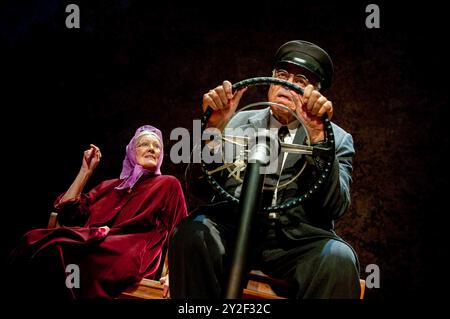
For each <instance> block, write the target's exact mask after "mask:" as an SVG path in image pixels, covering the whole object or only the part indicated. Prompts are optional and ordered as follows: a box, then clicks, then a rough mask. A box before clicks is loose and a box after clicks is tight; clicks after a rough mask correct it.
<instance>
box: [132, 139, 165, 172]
mask: <svg viewBox="0 0 450 319" xmlns="http://www.w3.org/2000/svg"><path fill="white" fill-rule="evenodd" d="M160 154H161V143H160V142H159V140H158V139H157V138H156V137H155V136H153V135H149V134H145V135H143V136H141V137H140V138H139V139H138V140H137V142H136V162H137V163H138V164H139V165H141V166H142V167H143V168H145V169H149V170H151V169H154V168H156V165H157V164H158V160H159V156H160Z"/></svg>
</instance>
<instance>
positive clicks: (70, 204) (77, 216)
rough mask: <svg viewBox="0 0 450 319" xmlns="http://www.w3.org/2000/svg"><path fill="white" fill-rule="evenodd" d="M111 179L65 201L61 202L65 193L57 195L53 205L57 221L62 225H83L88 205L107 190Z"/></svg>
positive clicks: (110, 185) (87, 212) (87, 213)
mask: <svg viewBox="0 0 450 319" xmlns="http://www.w3.org/2000/svg"><path fill="white" fill-rule="evenodd" d="M112 186H113V185H112V181H111V180H108V181H104V182H102V183H100V184H99V185H97V186H96V187H94V188H93V189H92V190H91V191H89V192H88V193H81V194H80V195H79V196H77V197H75V198H73V199H70V200H68V201H65V202H61V199H62V197H63V196H64V194H65V193H62V194H61V195H59V196H58V197H57V198H56V200H55V202H54V204H53V206H54V208H55V210H56V212H57V213H58V223H60V224H61V225H64V226H83V225H84V224H85V223H86V221H87V219H88V217H89V214H90V210H89V207H90V205H92V203H94V202H95V201H96V200H97V198H98V197H99V196H100V195H101V194H104V193H105V192H106V191H109V190H110V189H111V187H112Z"/></svg>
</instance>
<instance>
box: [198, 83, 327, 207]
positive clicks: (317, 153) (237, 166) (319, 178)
mask: <svg viewBox="0 0 450 319" xmlns="http://www.w3.org/2000/svg"><path fill="white" fill-rule="evenodd" d="M271 84H276V85H282V86H284V87H285V88H287V89H289V90H292V91H294V92H296V93H298V94H301V95H303V89H302V88H301V87H300V86H298V85H295V84H293V83H291V82H289V81H285V80H281V79H277V78H273V77H256V78H250V79H246V80H243V81H240V82H237V83H235V84H233V87H232V89H233V91H236V90H240V89H243V88H246V87H252V86H262V85H266V86H267V85H271ZM260 105H262V106H273V105H274V106H276V107H279V108H283V109H286V110H288V111H289V112H291V114H292V115H293V116H294V117H295V118H296V119H297V120H298V121H299V122H300V123H301V124H302V125H303V128H304V130H305V132H306V145H304V144H291V143H282V142H281V141H279V145H280V146H281V147H279V148H278V149H279V150H280V152H281V153H294V154H303V155H305V156H309V157H311V158H312V160H313V162H314V163H316V165H315V166H316V169H317V170H318V173H317V174H316V175H315V177H314V179H313V181H312V182H311V183H310V184H311V185H310V187H308V188H307V189H306V190H304V191H303V192H302V193H300V194H298V196H297V197H294V198H290V199H289V200H287V201H285V202H284V203H282V204H280V205H271V206H264V207H262V211H264V212H274V211H280V210H286V209H289V208H293V207H296V206H298V205H300V204H301V203H302V202H304V201H305V200H307V199H308V198H310V197H311V196H312V195H313V194H314V193H315V192H316V191H317V190H318V189H319V188H320V187H321V185H322V184H323V183H324V182H325V180H326V179H327V177H328V175H329V173H330V171H331V166H332V162H333V159H334V150H335V141H334V134H333V130H332V126H331V122H330V120H329V119H328V117H327V115H326V114H325V115H323V117H322V122H323V124H324V133H325V141H324V142H321V143H319V144H317V145H311V143H310V137H309V134H308V131H307V130H306V126H305V124H304V121H303V119H301V118H300V117H298V116H297V114H296V113H295V112H294V111H292V110H291V109H290V108H288V107H286V106H284V105H281V104H278V103H274V102H257V103H252V104H248V105H246V106H244V107H242V108H240V109H239V110H238V111H237V112H235V114H234V115H233V116H232V117H231V118H230V120H229V121H228V123H230V121H231V120H232V119H233V117H235V116H236V115H237V114H238V113H240V112H242V111H245V110H248V109H249V108H253V107H255V106H260ZM212 113H213V109H212V108H211V107H208V109H207V110H206V111H205V113H204V114H203V115H202V117H201V136H204V135H203V133H204V132H205V129H206V126H207V124H208V121H209V118H210V117H211V114H212ZM228 123H227V124H228ZM225 127H226V125H225ZM221 139H222V143H235V144H238V145H240V146H244V147H246V146H248V139H247V138H245V137H242V136H230V135H222V136H221ZM236 141H239V142H236ZM201 143H202V144H201V149H202V150H203V149H204V147H205V141H204V140H203V139H202V141H201ZM222 146H223V144H222ZM247 152H248V151H247ZM244 153H245V152H244ZM247 161H248V158H246V156H245V155H244V156H242V157H240V158H238V159H236V160H235V161H233V162H231V163H225V164H224V165H221V166H220V167H215V168H214V169H210V168H209V167H208V164H207V163H206V162H205V161H204V158H203V156H202V157H201V167H202V171H203V174H204V176H205V178H206V179H207V180H208V182H209V183H210V184H211V186H212V187H213V189H214V190H215V191H216V192H217V193H218V194H219V195H220V196H221V197H222V198H224V199H226V200H228V201H231V202H234V203H236V204H238V203H239V198H237V197H235V196H233V195H232V194H230V193H229V192H228V191H226V190H225V189H224V188H223V187H222V185H220V183H219V182H218V181H217V179H216V178H215V175H214V174H215V173H217V172H221V171H223V170H225V169H226V170H228V171H229V172H230V176H234V178H236V179H237V180H239V179H240V172H241V171H243V170H244V169H245V167H246V163H247ZM305 166H306V161H305V163H304V165H303V166H302V167H301V168H300V169H299V170H298V172H297V173H296V174H294V175H293V177H292V178H290V179H289V180H288V181H287V182H286V183H283V184H281V185H279V184H277V185H276V186H275V187H264V189H271V190H278V189H281V188H283V187H286V186H287V185H288V184H290V183H292V182H294V181H295V180H296V179H297V178H298V177H299V176H300V175H301V173H302V172H303V170H304V168H305ZM240 181H242V180H240Z"/></svg>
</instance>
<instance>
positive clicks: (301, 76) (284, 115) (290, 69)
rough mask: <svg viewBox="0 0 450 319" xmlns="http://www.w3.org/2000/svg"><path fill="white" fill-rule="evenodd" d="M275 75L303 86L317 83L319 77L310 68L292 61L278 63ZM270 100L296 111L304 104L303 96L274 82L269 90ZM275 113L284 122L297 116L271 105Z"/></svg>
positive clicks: (290, 120)
mask: <svg viewBox="0 0 450 319" xmlns="http://www.w3.org/2000/svg"><path fill="white" fill-rule="evenodd" d="M273 77H275V78H278V79H282V80H286V81H289V82H291V83H294V84H296V85H298V86H300V87H301V88H305V87H306V86H307V85H308V84H312V85H314V86H316V85H317V78H316V77H315V76H314V75H313V74H311V72H309V71H308V70H306V69H304V68H302V67H300V66H298V65H295V64H291V63H282V64H279V65H277V67H276V69H275V70H274V72H273ZM268 100H269V102H274V103H278V104H281V105H283V106H286V107H288V108H289V109H291V110H292V111H294V112H295V110H296V108H297V107H301V105H302V96H301V95H300V94H298V93H296V92H295V91H293V90H289V89H288V88H285V87H283V86H281V85H275V84H272V85H271V86H270V88H269V92H268ZM271 109H272V112H273V115H274V116H275V118H276V119H277V120H278V121H280V122H281V123H282V124H288V123H290V122H292V121H293V120H294V119H295V117H294V116H293V115H292V114H291V112H289V111H288V110H286V109H283V108H280V107H277V106H271Z"/></svg>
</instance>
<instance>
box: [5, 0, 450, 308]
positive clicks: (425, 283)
mask: <svg viewBox="0 0 450 319" xmlns="http://www.w3.org/2000/svg"><path fill="white" fill-rule="evenodd" d="M71 2H73V3H76V4H78V5H79V7H80V11H81V28H80V29H67V28H66V27H65V23H64V22H65V18H66V16H67V13H65V7H66V5H67V4H69V3H70V2H69V1H61V0H53V1H52V0H42V1H29V2H26V3H23V4H22V3H20V2H14V3H10V4H8V3H3V4H2V5H1V15H0V17H1V20H0V23H1V24H0V26H1V46H2V47H3V49H2V50H1V52H2V53H1V55H2V58H1V63H2V71H1V74H2V75H1V76H2V78H3V81H2V83H3V84H2V95H1V96H2V97H1V105H2V117H1V118H2V124H3V125H2V136H3V152H2V153H3V156H2V157H3V163H4V164H3V170H2V184H3V191H2V193H3V196H2V197H3V200H2V202H3V204H4V205H3V209H2V210H3V211H2V215H3V216H2V220H3V221H4V223H5V224H4V225H3V226H4V227H3V228H2V236H4V239H3V240H2V241H3V242H4V243H5V245H4V248H3V253H4V255H6V254H7V253H8V251H9V250H10V249H11V247H12V246H13V245H14V243H15V242H16V241H17V240H18V238H19V236H20V235H21V234H22V233H23V232H24V231H26V230H28V229H31V228H35V227H43V226H45V224H46V221H47V218H48V214H49V212H50V211H51V209H52V208H51V207H52V202H53V199H54V198H55V197H56V196H57V195H58V194H59V193H60V192H62V191H64V190H65V189H66V188H67V187H68V186H69V184H70V183H71V182H72V180H73V178H74V177H75V175H76V173H77V171H78V168H79V165H80V162H81V156H82V151H83V150H84V149H86V147H87V146H88V145H89V143H94V144H96V145H98V146H100V147H101V149H102V153H103V161H102V163H101V165H100V166H99V167H98V169H97V171H96V173H95V175H94V176H93V178H92V180H91V181H90V183H89V185H88V187H92V186H94V185H95V184H96V183H98V182H99V181H100V180H103V179H106V178H114V177H116V176H118V174H119V173H120V169H121V162H122V159H123V154H124V146H125V145H126V143H127V142H128V140H129V138H130V137H131V136H132V134H133V132H134V130H135V129H136V128H137V127H138V126H139V125H142V124H147V123H150V124H153V125H155V126H157V127H159V128H161V130H162V131H163V133H164V137H165V140H166V148H165V156H166V161H165V162H164V164H163V171H164V173H166V174H172V175H175V176H177V177H178V178H180V180H182V179H183V170H184V168H185V165H183V164H177V165H175V164H173V163H172V162H171V161H170V160H169V150H170V146H171V145H173V144H174V143H175V141H170V140H169V135H170V130H171V129H173V128H175V127H185V128H187V129H189V130H190V131H192V119H194V118H198V117H199V115H200V103H201V98H202V95H203V93H205V92H206V91H207V90H209V89H210V88H213V87H215V86H216V85H218V84H219V83H220V82H221V81H223V80H224V79H228V80H230V81H232V82H235V81H238V80H241V79H244V78H248V77H253V76H264V75H267V74H269V73H270V71H271V69H270V66H271V59H272V56H273V54H274V52H275V51H276V49H277V48H278V47H279V46H280V45H281V44H282V43H284V42H285V41H288V40H292V39H305V40H309V41H312V42H314V43H317V44H319V45H320V46H322V47H324V48H325V49H326V50H327V51H328V52H329V53H330V55H331V57H332V58H333V61H334V65H335V79H334V84H333V86H332V88H331V89H330V90H329V91H328V92H327V96H328V98H329V99H331V100H332V101H333V103H334V107H335V117H334V121H335V122H336V123H337V124H339V125H340V126H342V127H343V128H345V129H346V130H347V131H349V132H350V133H352V134H353V137H354V140H355V146H356V150H357V153H356V157H355V162H354V184H353V187H352V206H351V208H350V210H349V212H348V213H347V215H345V217H344V218H343V219H342V220H340V221H339V222H338V223H337V231H338V233H339V234H340V235H341V236H342V237H343V238H345V239H347V240H348V241H349V242H350V243H351V244H352V245H353V246H354V247H355V249H356V251H357V252H358V254H359V258H360V262H361V266H362V274H361V277H363V278H364V277H365V276H366V273H365V272H364V269H365V267H366V266H367V265H369V264H377V265H378V266H379V267H380V271H381V288H380V289H371V290H367V291H366V298H367V299H369V300H395V299H398V298H401V299H403V298H435V297H437V296H438V293H437V292H436V287H438V285H439V282H440V283H442V281H448V280H447V279H446V277H445V272H446V269H445V264H444V261H443V258H444V256H448V249H444V248H443V246H444V245H443V243H442V241H443V239H444V233H445V229H446V228H447V225H446V224H445V223H444V222H445V221H446V220H447V219H448V218H447V217H446V214H447V213H446V210H448V209H446V208H438V207H441V206H442V205H443V204H445V202H446V201H445V199H446V194H445V190H446V188H448V187H447V186H448V183H447V182H446V173H445V171H446V170H445V166H444V164H445V163H446V160H445V159H446V156H445V155H444V154H445V153H446V151H448V134H447V133H446V129H447V125H446V123H445V120H446V118H447V115H448V109H447V106H448V88H447V87H446V83H445V81H444V80H442V79H443V78H445V77H446V73H447V72H448V58H447V49H445V48H444V44H445V38H446V36H445V31H444V30H445V29H446V28H445V11H444V9H443V8H442V7H440V6H438V5H431V4H429V3H428V4H426V5H425V4H422V5H421V6H419V5H417V4H414V3H413V2H411V3H407V2H403V3H400V4H397V5H395V6H394V5H392V4H387V3H382V2H377V4H378V5H379V6H380V10H381V11H380V12H381V28H380V29H368V28H366V26H365V19H366V16H367V13H366V12H365V8H366V5H367V4H368V3H370V2H367V3H366V2H363V1H359V2H345V4H342V3H334V4H333V3H324V2H320V3H318V2H310V1H289V2H283V1H267V0H262V1H258V2H248V3H247V2H245V3H244V2H243V1H230V2H227V3H225V2H217V3H212V2H208V3H204V4H196V3H193V2H192V3H190V2H184V3H175V2H173V1H159V2H158V3H155V2H153V1H133V0H129V1H125V0H122V1H118V0H114V1H113V0H111V1H106V0H105V1H81V0H78V1H71Z"/></svg>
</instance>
